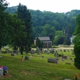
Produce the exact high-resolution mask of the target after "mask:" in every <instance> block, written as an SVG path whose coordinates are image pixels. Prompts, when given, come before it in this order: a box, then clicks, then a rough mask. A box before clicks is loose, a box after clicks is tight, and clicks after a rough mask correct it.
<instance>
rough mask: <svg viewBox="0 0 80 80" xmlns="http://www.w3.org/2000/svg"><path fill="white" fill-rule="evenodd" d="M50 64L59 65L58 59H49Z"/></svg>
mask: <svg viewBox="0 0 80 80" xmlns="http://www.w3.org/2000/svg"><path fill="white" fill-rule="evenodd" d="M48 62H50V63H58V60H57V59H53V58H48Z"/></svg>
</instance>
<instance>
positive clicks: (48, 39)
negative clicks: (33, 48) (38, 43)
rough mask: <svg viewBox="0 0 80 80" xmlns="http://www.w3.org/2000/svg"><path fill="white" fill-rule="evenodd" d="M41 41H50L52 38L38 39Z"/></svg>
mask: <svg viewBox="0 0 80 80" xmlns="http://www.w3.org/2000/svg"><path fill="white" fill-rule="evenodd" d="M38 38H39V40H42V41H44V40H45V41H50V38H49V37H38Z"/></svg>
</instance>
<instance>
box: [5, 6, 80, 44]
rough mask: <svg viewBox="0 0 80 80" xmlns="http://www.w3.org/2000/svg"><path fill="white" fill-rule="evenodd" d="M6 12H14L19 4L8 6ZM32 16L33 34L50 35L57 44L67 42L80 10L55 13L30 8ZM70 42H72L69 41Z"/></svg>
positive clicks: (35, 35)
mask: <svg viewBox="0 0 80 80" xmlns="http://www.w3.org/2000/svg"><path fill="white" fill-rule="evenodd" d="M5 11H6V12H9V13H10V14H14V13H15V12H17V6H13V7H8V8H7V9H6V10H5ZM29 11H30V13H31V17H32V19H31V20H32V26H33V36H34V38H35V37H37V36H49V37H50V39H51V40H52V41H53V43H55V44H63V43H65V44H67V42H69V40H70V37H71V36H72V35H73V33H74V30H75V27H76V22H75V19H76V16H77V15H78V14H80V10H72V11H70V12H66V13H54V12H50V11H43V12H42V11H40V10H29ZM69 44H70V42H69Z"/></svg>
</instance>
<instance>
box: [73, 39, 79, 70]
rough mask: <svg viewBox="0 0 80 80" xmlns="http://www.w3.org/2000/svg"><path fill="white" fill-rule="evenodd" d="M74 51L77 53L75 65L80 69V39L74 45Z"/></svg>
mask: <svg viewBox="0 0 80 80" xmlns="http://www.w3.org/2000/svg"><path fill="white" fill-rule="evenodd" d="M79 39H80V38H79ZM74 53H75V57H76V58H75V63H74V65H75V66H76V67H77V68H78V69H80V41H78V42H77V43H76V44H75V46H74Z"/></svg>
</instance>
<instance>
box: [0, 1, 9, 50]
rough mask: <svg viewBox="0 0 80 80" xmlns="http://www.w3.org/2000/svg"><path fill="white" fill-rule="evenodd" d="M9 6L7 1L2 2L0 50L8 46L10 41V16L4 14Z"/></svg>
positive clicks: (0, 8)
mask: <svg viewBox="0 0 80 80" xmlns="http://www.w3.org/2000/svg"><path fill="white" fill-rule="evenodd" d="M7 6H8V4H7V2H6V1H5V0H0V49H1V47H2V46H4V45H7V42H8V40H9V38H8V37H9V36H8V33H9V32H8V25H7V18H8V14H7V13H6V12H4V10H5V9H6V7H7Z"/></svg>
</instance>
